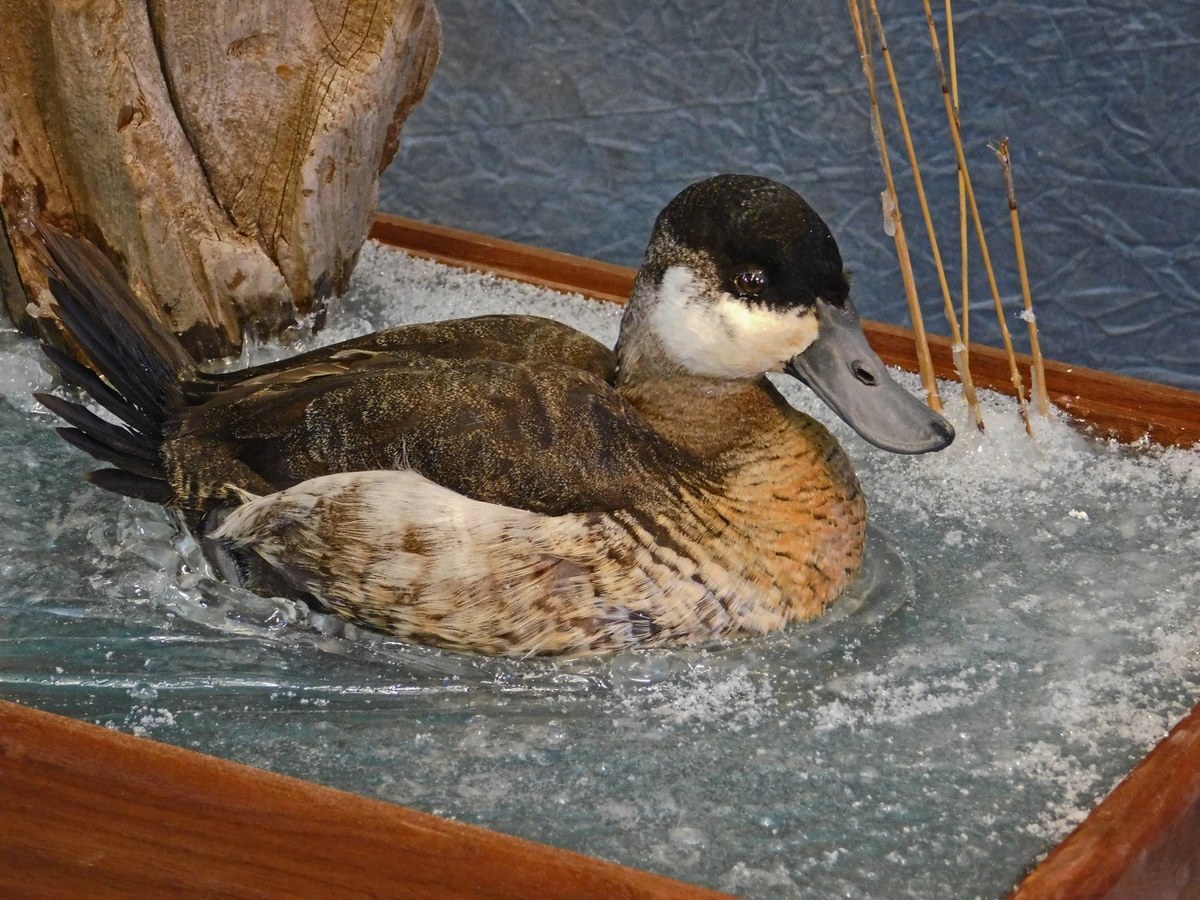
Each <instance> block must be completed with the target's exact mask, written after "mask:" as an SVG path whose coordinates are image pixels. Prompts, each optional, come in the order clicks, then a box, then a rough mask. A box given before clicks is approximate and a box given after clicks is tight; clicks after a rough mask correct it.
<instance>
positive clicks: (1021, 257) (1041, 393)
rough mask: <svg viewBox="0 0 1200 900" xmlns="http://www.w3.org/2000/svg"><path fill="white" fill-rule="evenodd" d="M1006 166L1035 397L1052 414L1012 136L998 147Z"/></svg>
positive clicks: (1043, 410)
mask: <svg viewBox="0 0 1200 900" xmlns="http://www.w3.org/2000/svg"><path fill="white" fill-rule="evenodd" d="M993 149H994V150H995V151H996V155H997V156H999V157H1000V167H1001V168H1002V169H1003V170H1004V183H1005V185H1006V186H1007V187H1008V215H1009V218H1011V219H1012V230H1013V243H1014V244H1015V245H1016V250H1017V271H1018V272H1020V274H1021V294H1022V296H1023V297H1024V298H1025V316H1024V318H1025V321H1026V322H1027V323H1028V324H1029V348H1030V352H1031V353H1032V355H1033V401H1034V404H1035V405H1036V406H1037V411H1038V412H1040V413H1041V414H1042V415H1043V416H1049V415H1050V396H1049V395H1048V394H1047V393H1046V368H1045V366H1044V365H1043V363H1042V345H1041V343H1040V342H1039V341H1038V327H1037V318H1036V317H1035V316H1034V314H1033V294H1032V293H1031V292H1030V290H1029V272H1028V270H1027V269H1026V268H1025V242H1024V241H1022V240H1021V215H1020V212H1019V210H1018V209H1017V191H1016V188H1014V187H1013V171H1012V156H1011V154H1010V153H1009V152H1008V138H1004V139H1003V140H1001V141H1000V143H999V144H997V145H996V146H995V147H994V148H993Z"/></svg>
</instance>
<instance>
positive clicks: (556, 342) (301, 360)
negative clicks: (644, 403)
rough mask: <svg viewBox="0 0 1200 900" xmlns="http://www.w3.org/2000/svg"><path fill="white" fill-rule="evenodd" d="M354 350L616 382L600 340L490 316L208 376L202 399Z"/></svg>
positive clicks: (533, 321)
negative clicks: (556, 366)
mask: <svg viewBox="0 0 1200 900" xmlns="http://www.w3.org/2000/svg"><path fill="white" fill-rule="evenodd" d="M350 351H364V352H369V353H393V354H394V353H402V354H403V353H415V354H421V355H424V356H429V357H434V358H437V359H458V360H470V359H494V360H498V361H502V362H511V363H525V362H530V363H535V362H558V363H562V364H563V365H567V366H572V367H574V368H577V369H581V370H583V371H585V372H591V373H592V374H593V375H595V376H596V377H598V378H600V379H602V380H604V381H608V382H611V381H612V380H613V377H614V376H615V374H616V370H617V357H616V354H615V353H613V351H612V350H611V349H609V348H608V347H606V346H604V345H603V344H601V343H600V342H599V341H597V340H595V339H594V338H591V337H588V336H587V335H586V334H583V333H582V332H580V331H577V330H576V329H574V328H572V327H571V326H569V325H564V324H563V323H562V322H556V321H554V320H553V319H546V318H543V317H541V316H526V315H489V316H472V317H469V318H463V319H449V320H446V321H441V322H422V323H419V324H415V325H404V326H400V327H398V328H387V329H384V330H382V331H375V332H372V333H371V334H364V335H361V336H359V337H355V338H350V339H349V340H345V341H341V342H339V343H336V344H330V345H329V346H326V347H319V348H317V349H315V350H310V351H308V352H306V353H301V354H298V355H296V356H292V357H289V358H287V359H281V360H278V361H276V362H271V363H266V364H264V365H259V366H250V367H248V368H245V369H239V370H237V371H234V372H222V373H216V374H205V375H202V376H200V378H199V380H198V384H197V385H196V386H195V388H194V389H195V390H197V391H198V392H199V394H200V396H206V395H211V394H212V393H213V392H214V390H219V389H223V388H227V387H229V386H231V385H235V384H240V383H242V382H244V381H247V380H250V379H254V378H260V377H262V376H264V375H279V374H282V373H284V372H288V371H290V370H298V369H304V368H306V367H309V366H314V365H318V364H320V363H326V362H329V361H330V360H332V359H334V358H335V357H339V356H342V357H343V358H344V354H346V353H348V352H350Z"/></svg>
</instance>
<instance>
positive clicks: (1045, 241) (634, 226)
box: [382, 0, 1200, 389]
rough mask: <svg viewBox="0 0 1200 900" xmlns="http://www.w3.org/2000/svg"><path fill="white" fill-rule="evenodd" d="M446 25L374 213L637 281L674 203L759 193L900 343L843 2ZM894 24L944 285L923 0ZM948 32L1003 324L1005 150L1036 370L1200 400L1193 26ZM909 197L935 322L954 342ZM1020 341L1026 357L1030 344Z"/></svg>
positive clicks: (651, 7) (567, 13)
mask: <svg viewBox="0 0 1200 900" xmlns="http://www.w3.org/2000/svg"><path fill="white" fill-rule="evenodd" d="M438 7H439V11H440V12H441V15H442V18H443V24H444V28H445V53H444V56H443V58H442V62H441V64H440V67H439V69H438V72H437V74H436V75H435V78H434V82H433V87H432V89H431V91H430V94H429V96H428V98H427V99H426V101H425V103H424V105H423V106H422V107H420V108H419V109H418V110H417V111H416V113H415V114H414V115H413V117H412V118H411V120H410V121H409V124H408V126H407V129H406V132H405V143H404V148H403V150H402V151H401V153H400V155H399V156H398V158H397V161H396V162H395V163H394V164H393V166H392V168H391V169H390V170H389V171H388V172H387V174H386V176H385V178H384V184H383V197H382V206H383V208H384V209H385V210H387V211H391V212H397V213H400V214H403V215H409V216H414V217H417V218H422V219H426V220H428V221H433V222H438V223H442V224H446V225H454V226H458V227H462V228H468V229H472V230H475V231H480V232H484V233H487V234H494V235H500V236H503V237H508V238H511V239H514V240H518V241H523V242H526V243H530V244H535V245H540V246H546V247H552V248H555V249H559V250H565V251H568V252H572V253H578V254H582V255H585V256H592V257H597V258H600V259H607V260H611V261H614V262H619V263H624V264H628V265H636V264H637V263H638V262H639V260H640V256H641V252H642V249H643V246H644V243H645V240H646V238H647V236H648V233H649V229H650V226H651V224H652V222H653V220H654V216H655V215H656V214H657V212H658V210H659V209H660V208H661V207H662V205H663V204H664V203H665V202H666V201H667V200H668V199H669V198H670V197H671V196H673V195H674V194H675V192H677V191H678V190H679V189H680V188H682V187H683V186H684V185H686V184H688V183H689V182H691V181H694V180H696V179H699V178H702V177H706V176H708V175H711V174H715V173H718V172H729V171H741V172H754V173H758V174H762V175H768V176H771V177H774V178H778V179H780V180H783V181H785V182H787V183H789V184H791V185H792V186H793V187H795V188H797V189H798V190H799V191H800V192H801V193H802V194H804V195H805V196H806V197H807V198H808V200H809V202H810V203H812V204H813V206H815V207H816V208H817V210H818V211H819V212H821V214H822V215H823V217H824V218H825V219H826V221H827V222H828V223H829V225H830V227H831V228H832V229H833V231H834V233H835V235H837V237H838V240H839V243H840V245H841V247H842V252H843V256H844V257H845V258H846V261H847V264H848V266H849V267H850V268H851V269H853V270H854V272H855V285H856V296H857V298H858V302H859V305H860V308H861V309H862V311H863V313H864V315H867V316H869V317H871V318H877V319H882V320H885V321H890V322H897V323H905V322H906V321H907V312H906V309H905V305H904V298H903V291H902V288H901V284H900V279H899V275H898V274H897V266H896V261H895V254H894V251H893V248H892V243H891V239H890V238H888V237H887V236H886V235H885V234H884V232H883V228H882V213H881V211H880V203H879V191H880V189H881V186H882V176H881V173H880V168H879V164H878V157H877V155H876V150H875V146H874V143H873V141H872V138H871V131H870V122H869V111H868V106H867V100H866V89H865V83H864V80H863V76H862V71H861V68H860V67H859V62H858V57H857V51H856V49H855V42H854V36H853V32H852V30H851V27H850V20H849V16H848V13H847V11H846V8H845V5H844V4H842V3H838V2H832V3H831V2H814V0H803V2H801V0H794V2H791V3H784V2H765V3H764V2H760V3H756V4H753V5H747V4H734V3H724V2H716V0H693V2H688V3H685V2H681V0H674V2H669V0H663V2H656V0H607V2H604V3H583V2H571V0H540V2H539V0H524V2H522V0H508V2H497V3H468V2H466V0H440V2H439V3H438ZM935 7H936V8H937V9H938V10H939V11H940V7H941V4H940V3H936V2H935ZM882 9H883V15H884V17H885V24H886V25H887V27H888V31H889V38H890V43H891V48H892V51H893V54H894V55H895V57H896V59H897V62H898V68H899V71H900V79H901V84H902V87H903V88H904V89H905V99H906V103H907V105H908V107H909V115H910V118H911V119H912V121H913V123H914V130H915V132H916V136H917V149H918V154H919V156H920V159H921V162H922V168H923V170H924V173H925V177H926V183H927V187H928V188H929V189H930V191H931V197H932V200H933V206H934V211H935V217H936V222H937V225H938V228H939V231H940V235H939V236H940V237H941V243H942V253H943V255H944V256H945V257H946V258H947V259H948V260H949V261H950V262H951V266H950V268H951V278H952V283H953V282H954V280H955V279H957V277H958V276H957V274H956V273H957V270H958V262H957V260H958V252H959V251H958V238H957V233H958V200H957V188H956V180H955V175H954V171H955V170H954V165H953V151H952V145H951V144H950V141H949V132H948V130H947V127H946V122H945V114H944V110H943V108H942V104H941V98H940V93H939V88H938V83H937V76H936V69H935V67H934V62H933V55H932V52H931V50H930V48H929V42H928V31H927V29H926V26H925V22H924V17H923V14H922V12H921V5H920V4H919V3H916V2H915V0H913V2H907V3H904V4H899V3H890V2H885V3H883V4H882ZM956 26H957V27H956V34H957V38H958V49H959V73H960V87H961V93H962V109H963V119H964V125H965V130H966V139H967V146H968V150H967V152H968V158H969V163H970V165H971V168H972V174H973V176H974V180H975V183H976V190H977V193H978V194H979V198H980V204H981V207H982V211H983V215H984V217H985V219H986V221H987V223H988V236H989V243H990V244H991V248H992V254H993V256H994V257H995V258H996V260H997V263H998V268H999V275H1000V279H999V280H1000V282H1001V290H1002V292H1003V295H1004V299H1005V301H1006V305H1007V306H1008V308H1009V310H1010V313H1013V314H1015V312H1016V311H1017V310H1018V309H1019V306H1020V293H1019V291H1020V287H1019V283H1018V280H1017V276H1016V267H1015V264H1014V258H1013V250H1012V242H1011V235H1010V232H1009V228H1008V210H1007V204H1006V202H1005V197H1004V188H1003V181H1002V177H1001V173H1000V169H999V166H998V164H997V163H996V160H995V156H994V154H993V153H992V152H991V151H990V150H989V149H988V147H987V145H988V142H989V141H991V140H994V139H996V138H999V137H1002V136H1005V135H1008V136H1010V137H1011V138H1012V142H1013V157H1014V162H1015V167H1016V179H1017V193H1018V199H1019V200H1020V203H1021V215H1022V225H1023V228H1024V232H1025V238H1026V245H1027V246H1026V249H1027V254H1028V260H1029V271H1030V275H1031V279H1032V284H1033V294H1034V299H1035V308H1036V310H1037V312H1038V321H1039V326H1040V328H1041V331H1042V334H1043V347H1044V349H1045V351H1046V353H1047V355H1049V356H1051V357H1054V358H1057V359H1063V360H1067V361H1071V362H1075V363H1080V364H1083V365H1089V366H1095V367H1099V368H1105V369H1109V370H1112V371H1119V372H1124V373H1127V374H1130V375H1135V376H1138V377H1143V378H1149V379H1153V380H1157V381H1164V382H1170V383H1174V384H1179V385H1182V386H1184V387H1190V388H1193V389H1200V325H1198V324H1197V312H1198V307H1200V163H1198V161H1200V102H1198V97H1200V3H1197V2H1196V0H1163V2H1158V3H1150V2H1148V0H1143V2H1130V0H1125V2H1121V0H1108V2H1103V0H1082V2H1074V3H1069V4H1042V3H1021V2H1014V0H1008V2H996V3H988V4H969V3H964V2H960V3H959V4H958V7H957V8H956ZM881 75H882V73H881ZM889 139H890V144H891V147H892V151H893V159H894V161H895V162H896V164H897V167H898V170H903V171H904V172H907V164H906V163H904V162H903V146H902V144H901V142H900V138H899V135H898V134H889ZM906 184H907V182H906ZM902 191H904V193H902V196H901V203H902V207H903V210H904V213H905V220H906V224H907V225H908V228H909V232H910V242H911V244H912V245H913V247H914V249H915V250H916V251H917V253H918V258H917V260H916V263H917V266H918V270H917V276H918V282H919V286H920V288H921V291H922V297H923V302H924V305H925V308H926V316H927V321H928V322H929V323H930V326H931V329H932V330H935V331H939V332H941V333H947V332H948V329H947V328H946V326H945V323H944V320H943V318H942V314H941V306H942V304H941V295H940V292H939V290H938V286H937V281H936V278H935V277H934V275H933V270H932V266H931V262H930V254H929V248H928V241H927V239H926V237H925V234H924V230H923V228H922V226H921V224H920V212H919V208H918V206H917V204H916V201H915V198H914V197H913V196H912V195H911V190H908V189H906V185H902ZM972 267H973V271H974V272H976V273H980V274H981V273H982V270H981V267H980V266H979V263H978V255H976V256H975V257H974V261H973V266H972ZM972 296H973V303H974V305H975V309H976V315H975V316H973V318H972V338H973V339H975V340H983V341H985V342H987V343H992V344H996V343H997V342H998V332H997V329H996V327H995V325H994V316H993V315H992V314H991V312H990V309H991V299H990V295H989V293H988V291H987V286H986V282H984V281H983V280H982V279H981V278H975V279H974V285H973V292H972ZM1010 328H1012V330H1013V331H1014V334H1015V335H1017V338H1018V341H1019V344H1020V346H1021V347H1024V346H1025V340H1026V338H1025V335H1024V326H1023V324H1022V323H1021V322H1020V321H1018V320H1016V319H1015V318H1013V317H1011V316H1010Z"/></svg>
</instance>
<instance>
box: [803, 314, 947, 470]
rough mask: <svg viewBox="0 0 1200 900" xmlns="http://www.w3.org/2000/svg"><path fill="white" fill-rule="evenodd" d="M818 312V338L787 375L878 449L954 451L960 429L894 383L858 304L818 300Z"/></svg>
mask: <svg viewBox="0 0 1200 900" xmlns="http://www.w3.org/2000/svg"><path fill="white" fill-rule="evenodd" d="M816 309H817V322H818V325H819V326H820V331H819V333H818V337H817V339H816V340H815V341H813V343H812V344H811V345H810V346H809V347H808V349H807V350H805V351H804V352H803V353H801V354H799V355H798V356H795V357H793V358H792V360H791V361H790V362H789V363H788V366H787V371H788V372H789V373H791V374H792V375H794V376H795V377H797V378H799V379H800V380H801V381H803V382H804V383H805V384H807V385H808V386H809V387H810V388H812V389H813V391H814V392H815V393H816V395H817V396H818V397H820V398H821V399H822V400H824V401H825V403H826V404H827V405H828V406H829V408H830V409H832V410H833V411H834V412H836V413H837V414H838V415H839V416H841V417H842V419H843V420H845V422H846V424H847V425H849V426H850V427H851V428H853V429H854V430H855V431H857V432H858V433H859V435H860V436H861V437H862V438H863V439H864V440H867V441H869V442H870V443H872V444H874V445H875V446H876V447H879V448H881V449H883V450H890V451H891V452H892V453H930V452H932V451H935V450H942V449H945V448H946V447H948V446H950V443H951V441H953V440H954V426H952V425H951V424H950V423H949V422H947V421H946V420H945V419H944V418H942V416H940V415H938V414H937V413H936V412H934V411H933V410H932V409H930V408H929V407H928V406H926V405H925V404H924V403H922V402H921V401H920V400H918V399H917V398H916V397H914V396H913V395H912V394H910V393H909V392H908V391H906V390H905V389H904V388H902V387H901V386H900V385H898V384H897V383H896V382H895V381H893V380H892V376H891V375H890V374H888V370H887V366H885V365H884V363H883V360H881V359H880V358H879V356H878V354H876V353H875V351H874V350H872V349H871V345H870V344H868V343H867V336H866V334H864V333H863V329H862V324H861V323H860V322H859V320H858V312H857V310H855V308H854V304H853V303H852V302H851V301H850V300H849V299H847V300H846V302H845V305H843V306H834V305H833V304H830V303H826V302H825V301H824V300H817V304H816Z"/></svg>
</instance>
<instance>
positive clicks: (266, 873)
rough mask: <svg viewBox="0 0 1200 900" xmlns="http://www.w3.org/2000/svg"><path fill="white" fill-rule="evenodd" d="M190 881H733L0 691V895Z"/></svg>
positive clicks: (183, 887) (578, 890) (481, 892)
mask: <svg viewBox="0 0 1200 900" xmlns="http://www.w3.org/2000/svg"><path fill="white" fill-rule="evenodd" d="M297 750H298V752H302V750H301V749H300V748H297ZM192 894H203V895H205V896H253V897H284V896H327V897H342V896H364V895H368V896H387V897H448V896H455V897H518V896H523V897H594V898H613V897H625V898H680V900H682V898H692V897H721V896H725V895H723V894H717V893H714V892H711V891H707V890H705V889H703V888H698V887H694V886H691V885H685V884H682V883H680V882H676V881H672V880H670V879H668V878H664V877H661V876H658V875H652V874H650V873H647V872H641V871H638V870H636V869H630V868H626V867H624V866H620V865H617V864H615V863H609V862H604V861H601V860H598V859H593V858H590V857H587V856H583V855H581V854H577V853H572V852H569V851H566V850H558V849H555V848H552V847H547V846H544V845H541V844H536V843H533V842H530V841H525V840H522V839H520V838H515V837H510V836H508V835H504V834H500V833H498V832H494V831H489V830H487V829H484V828H480V827H477V826H472V825H465V824H462V823H459V822H454V821H451V820H449V819H442V818H438V817H436V816H431V815H427V814H424V813H420V812H416V811H414V810H410V809H407V808H405V807H401V806H396V805H393V804H390V803H384V802H382V801H379V800H371V799H368V798H365V797H360V796H358V795H356V794H349V793H346V792H344V791H338V790H334V789H332V788H327V787H322V786H320V785H317V784H312V783H310V782H306V781H301V780H299V779H295V778H289V777H286V776H283V775H276V774H273V773H270V772H266V771H263V770H261V769H254V768H251V767H249V766H244V765H241V764H239V763H234V762H229V761H227V760H222V759H217V758H215V757H211V756H205V755H203V754H200V753H195V752H193V751H190V750H184V749H180V748H178V747H172V746H169V745H166V744H160V743H157V742H155V741H151V740H147V739H145V738H137V737H133V736H130V735H127V734H123V733H120V732H116V731H112V730H109V729H105V728H100V727H98V726H95V725H89V724H87V723H83V722H77V721H74V720H71V719H66V718H64V717H62V716H57V715H53V714H50V713H45V712H40V711H37V710H33V709H29V708H26V707H22V706H19V705H16V704H13V703H6V702H3V701H0V895H2V896H8V897H24V896H61V897H68V896H70V897H76V896H78V897H84V896H87V897H94V896H183V895H192Z"/></svg>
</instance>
